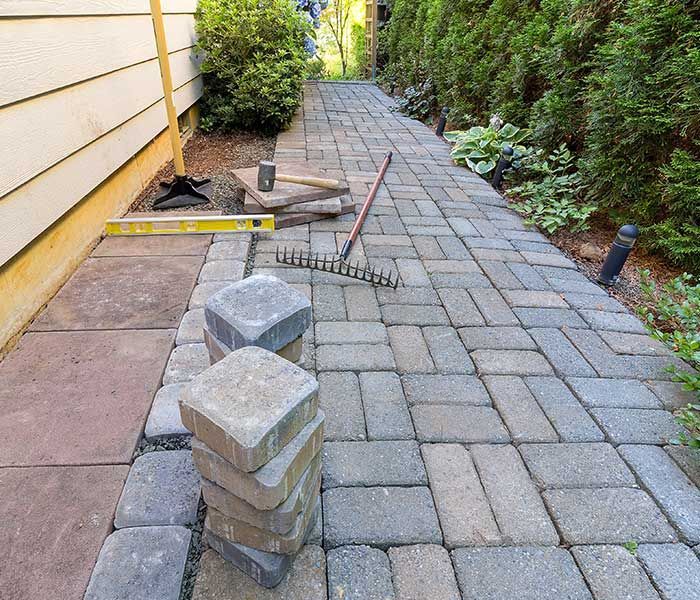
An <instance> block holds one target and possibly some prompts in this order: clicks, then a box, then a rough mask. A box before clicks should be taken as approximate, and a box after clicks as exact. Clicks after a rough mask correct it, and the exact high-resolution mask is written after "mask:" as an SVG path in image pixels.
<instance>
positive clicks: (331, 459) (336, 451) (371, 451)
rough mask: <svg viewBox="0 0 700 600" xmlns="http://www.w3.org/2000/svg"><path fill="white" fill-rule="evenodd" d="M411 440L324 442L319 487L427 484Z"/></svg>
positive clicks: (418, 455) (416, 447) (421, 463)
mask: <svg viewBox="0 0 700 600" xmlns="http://www.w3.org/2000/svg"><path fill="white" fill-rule="evenodd" d="M427 483H428V479H427V477H426V475H425V468H424V467H423V461H422V460H421V456H420V451H419V449H418V444H417V443H416V442H415V441H412V440H411V441H408V440H407V441H392V442H383V441H380V442H326V443H325V444H324V445H323V487H324V489H328V488H333V487H358V486H359V487H370V486H389V485H404V486H411V485H413V486H417V485H427Z"/></svg>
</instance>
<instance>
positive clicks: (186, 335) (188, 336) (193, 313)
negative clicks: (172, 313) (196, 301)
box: [175, 308, 204, 346]
mask: <svg viewBox="0 0 700 600" xmlns="http://www.w3.org/2000/svg"><path fill="white" fill-rule="evenodd" d="M203 328H204V309H203V308H195V309H191V310H188V311H187V312H186V313H185V314H184V315H183V317H182V321H181V322H180V327H178V329H177V336H176V337H175V343H176V344H177V345H178V346H181V345H182V344H197V343H201V342H203V341H204V334H203Z"/></svg>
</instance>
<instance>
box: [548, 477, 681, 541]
mask: <svg viewBox="0 0 700 600" xmlns="http://www.w3.org/2000/svg"><path fill="white" fill-rule="evenodd" d="M542 497H543V498H544V501H545V502H546V504H547V506H548V507H549V510H550V512H551V514H552V516H553V518H554V520H555V522H556V523H557V527H558V528H559V531H560V533H561V535H562V539H563V541H564V542H565V543H567V544H624V543H626V542H629V541H630V540H633V541H637V542H640V543H641V542H673V541H675V540H676V534H675V532H674V531H673V529H672V528H671V526H670V525H669V524H668V521H667V520H666V517H664V515H663V514H662V513H661V511H660V510H659V509H658V508H657V507H656V504H654V502H653V500H652V499H651V498H650V497H649V496H648V495H647V494H646V492H644V491H642V490H638V489H630V488H608V489H580V490H547V491H545V492H544V493H543V494H542ZM592 524H595V526H592Z"/></svg>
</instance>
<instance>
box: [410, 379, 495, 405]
mask: <svg viewBox="0 0 700 600" xmlns="http://www.w3.org/2000/svg"><path fill="white" fill-rule="evenodd" d="M401 381H402V383H403V387H404V391H405V392H406V398H407V400H408V403H409V404H410V405H415V404H467V405H470V406H489V405H490V404H491V400H490V398H489V395H488V393H487V392H486V389H485V388H484V386H483V384H482V383H481V381H480V380H479V379H477V378H476V377H471V376H467V375H462V376H453V375H404V376H403V377H402V378H401Z"/></svg>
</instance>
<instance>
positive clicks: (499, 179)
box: [491, 144, 515, 189]
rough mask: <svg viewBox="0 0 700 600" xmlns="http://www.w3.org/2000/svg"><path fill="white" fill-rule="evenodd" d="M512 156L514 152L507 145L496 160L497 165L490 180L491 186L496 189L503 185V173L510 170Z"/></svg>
mask: <svg viewBox="0 0 700 600" xmlns="http://www.w3.org/2000/svg"><path fill="white" fill-rule="evenodd" d="M513 154H515V151H514V150H513V148H511V147H510V146H509V145H508V144H506V145H505V146H503V150H501V157H500V158H499V159H498V164H497V165H496V170H495V171H494V172H493V179H492V180H491V185H492V186H493V187H494V188H496V189H498V188H500V187H501V184H502V183H503V172H504V171H505V170H506V169H510V163H511V161H512V160H513Z"/></svg>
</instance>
